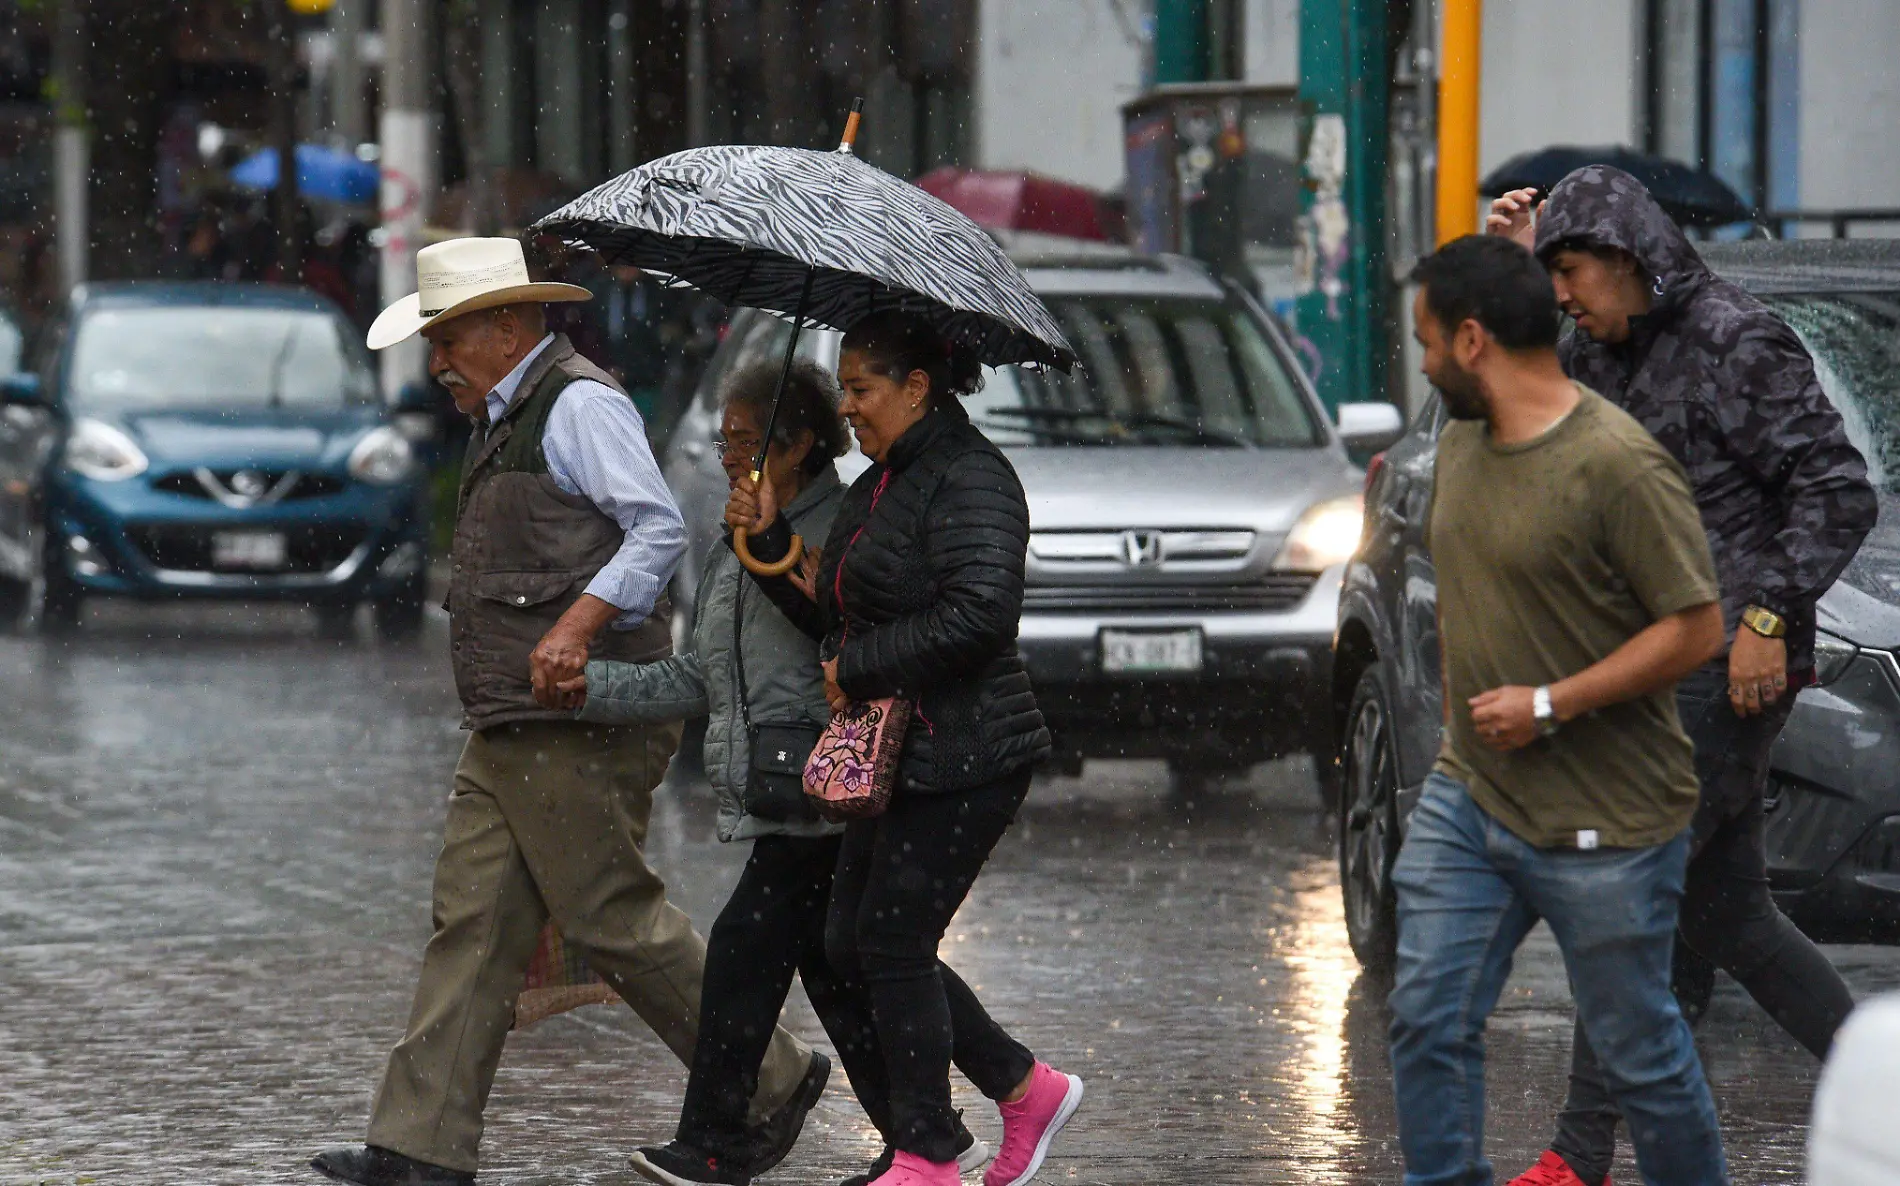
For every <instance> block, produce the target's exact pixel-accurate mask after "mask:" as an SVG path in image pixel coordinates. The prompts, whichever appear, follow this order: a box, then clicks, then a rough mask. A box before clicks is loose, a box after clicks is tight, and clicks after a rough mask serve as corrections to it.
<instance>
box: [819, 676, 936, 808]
mask: <svg viewBox="0 0 1900 1186" xmlns="http://www.w3.org/2000/svg"><path fill="white" fill-rule="evenodd" d="M910 716H911V704H910V701H908V700H899V699H896V698H895V697H892V698H887V699H884V700H858V701H853V702H852V703H851V705H850V706H849V707H847V708H845V709H844V710H843V711H842V712H837V713H833V714H832V717H831V723H830V724H829V725H826V726H825V731H824V733H822V734H821V735H820V736H819V738H818V744H817V745H815V746H813V747H812V751H811V758H810V759H809V760H808V761H806V763H805V794H807V795H809V796H811V800H812V804H813V806H815V807H816V808H817V809H818V814H819V815H821V816H823V817H824V818H826V819H828V820H830V821H832V822H833V823H842V822H845V821H848V820H854V819H870V818H872V817H873V816H877V815H882V814H883V813H884V809H885V808H886V807H887V806H889V805H890V802H891V791H892V790H893V789H894V788H895V786H896V783H897V759H898V755H899V754H900V753H902V751H903V749H904V730H905V728H906V727H908V726H909V724H910Z"/></svg>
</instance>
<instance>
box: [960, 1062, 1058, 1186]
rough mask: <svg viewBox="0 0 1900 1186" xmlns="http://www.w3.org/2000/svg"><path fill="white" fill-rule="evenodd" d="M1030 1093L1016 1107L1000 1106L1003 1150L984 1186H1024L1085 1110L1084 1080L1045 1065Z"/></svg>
mask: <svg viewBox="0 0 1900 1186" xmlns="http://www.w3.org/2000/svg"><path fill="white" fill-rule="evenodd" d="M1030 1075H1031V1078H1030V1080H1029V1091H1028V1093H1027V1094H1026V1095H1024V1096H1023V1098H1022V1099H1020V1100H1017V1101H1016V1102H1015V1103H1013V1104H998V1105H996V1108H997V1110H998V1111H1000V1112H1001V1113H1002V1114H1003V1147H1002V1148H1001V1149H999V1150H998V1151H997V1153H996V1160H995V1161H993V1162H991V1163H990V1168H989V1169H987V1170H985V1171H984V1173H983V1186H1023V1183H1025V1182H1027V1181H1029V1179H1031V1178H1033V1177H1035V1176H1036V1171H1037V1170H1039V1169H1041V1168H1042V1159H1043V1158H1045V1157H1047V1156H1048V1155H1049V1146H1050V1144H1051V1143H1052V1142H1054V1140H1055V1139H1056V1134H1057V1133H1059V1132H1061V1131H1062V1126H1063V1125H1065V1124H1067V1123H1068V1122H1069V1117H1071V1116H1073V1115H1075V1110H1076V1109H1077V1108H1079V1107H1081V1106H1082V1080H1080V1079H1078V1078H1076V1077H1075V1076H1074V1075H1065V1074H1063V1073H1062V1072H1061V1071H1058V1070H1056V1069H1055V1068H1054V1067H1052V1066H1050V1065H1049V1064H1048V1063H1046V1062H1038V1063H1037V1064H1036V1069H1035V1070H1034V1071H1032V1072H1030Z"/></svg>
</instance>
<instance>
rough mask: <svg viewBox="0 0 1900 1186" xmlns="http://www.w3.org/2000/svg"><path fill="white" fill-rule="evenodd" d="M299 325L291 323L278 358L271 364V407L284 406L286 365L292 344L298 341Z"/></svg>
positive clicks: (279, 346)
mask: <svg viewBox="0 0 1900 1186" xmlns="http://www.w3.org/2000/svg"><path fill="white" fill-rule="evenodd" d="M297 328H298V327H297V323H296V322H294V321H293V322H291V323H290V325H289V326H288V327H286V328H285V330H284V340H283V341H282V342H280V343H278V346H277V357H276V358H274V359H272V360H271V364H270V406H271V407H273V408H281V407H283V406H284V364H285V363H287V362H289V361H290V344H291V343H292V342H294V341H296V339H297Z"/></svg>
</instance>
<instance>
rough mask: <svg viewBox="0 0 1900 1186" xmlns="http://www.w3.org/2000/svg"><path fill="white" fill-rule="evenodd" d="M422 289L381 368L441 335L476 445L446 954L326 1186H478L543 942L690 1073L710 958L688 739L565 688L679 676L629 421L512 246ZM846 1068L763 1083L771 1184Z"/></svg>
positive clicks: (654, 487) (435, 358)
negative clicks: (568, 696) (550, 320)
mask: <svg viewBox="0 0 1900 1186" xmlns="http://www.w3.org/2000/svg"><path fill="white" fill-rule="evenodd" d="M416 272H417V281H418V285H417V287H418V288H419V289H420V291H419V292H418V293H417V294H416V295H414V296H410V297H406V298H404V299H403V300H401V301H398V302H396V304H394V305H392V306H390V307H389V308H388V309H385V310H384V311H383V313H382V315H381V316H380V317H378V318H377V319H376V323H375V324H374V325H373V326H372V327H371V328H370V331H369V345H370V347H371V348H372V349H378V350H380V349H383V348H386V347H388V346H393V345H395V344H396V343H397V342H400V341H403V340H405V339H407V338H409V337H410V336H412V335H414V334H416V333H421V334H422V335H423V336H424V337H425V338H427V339H428V341H429V345H430V354H429V370H430V373H431V374H432V375H434V376H435V378H436V380H437V381H438V382H440V383H441V384H442V385H443V386H445V387H447V388H448V389H449V392H450V393H451V394H452V395H453V396H454V398H455V406H456V407H457V408H459V409H460V410H461V411H463V412H465V413H467V414H468V415H469V416H470V417H472V418H473V419H474V420H475V422H476V425H477V428H476V432H475V435H474V438H473V440H472V441H471V443H470V445H469V453H468V457H467V460H466V462H465V463H464V465H463V469H462V482H461V491H460V498H459V503H458V510H457V514H456V524H455V545H454V552H453V566H452V571H451V575H450V578H449V622H450V625H449V631H450V636H451V643H450V649H451V659H452V663H453V666H454V669H455V682H456V687H457V689H458V690H459V691H460V693H461V697H462V709H463V726H464V727H465V728H467V729H469V730H471V732H470V734H469V739H468V742H467V745H466V746H465V748H464V749H463V751H462V758H461V761H460V763H459V765H458V766H457V767H456V771H455V786H454V790H453V792H452V794H451V795H450V797H449V810H448V821H447V826H446V828H445V829H444V836H443V841H442V854H441V856H440V858H439V859H438V861H437V864H436V874H435V899H434V919H435V934H434V937H433V938H431V939H430V940H429V944H428V947H427V948H426V949H425V950H424V953H423V959H422V973H421V977H420V980H419V983H418V984H417V986H416V997H415V1005H414V1007H413V1008H412V1010H411V1011H410V1015H409V1027H408V1031H407V1032H406V1033H405V1034H404V1035H403V1038H402V1041H401V1042H399V1043H398V1044H397V1045H396V1048H395V1050H394V1051H392V1052H391V1053H390V1056H389V1065H388V1068H387V1070H385V1071H384V1073H383V1080H382V1084H381V1086H380V1087H378V1088H377V1091H376V1097H375V1101H374V1103H373V1104H372V1105H371V1112H370V1121H369V1141H368V1144H367V1146H355V1147H347V1148H342V1149H332V1150H327V1151H325V1152H323V1153H321V1154H319V1155H318V1156H317V1157H316V1159H315V1160H314V1161H313V1162H312V1165H313V1166H314V1167H315V1168H316V1169H318V1170H321V1171H322V1172H324V1173H325V1174H327V1175H329V1176H330V1177H332V1178H336V1179H340V1180H342V1181H346V1182H355V1183H359V1184H361V1186H390V1184H395V1183H403V1184H406V1186H425V1184H426V1186H435V1184H445V1186H446V1184H448V1183H466V1182H472V1181H473V1180H474V1177H475V1168H476V1147H477V1145H478V1143H479V1141H480V1139H481V1132H482V1108H483V1105H484V1103H485V1102H486V1100H487V1098H488V1089H489V1086H490V1084H491V1083H492V1082H493V1081H494V1077H495V1068H496V1065H497V1063H499V1061H500V1059H501V1049H502V1043H503V1040H504V1039H505V1038H506V1037H507V1034H508V1030H509V1026H510V1024H511V1022H512V1020H513V1017H514V1006H515V997H516V996H517V994H519V993H520V991H521V987H522V979H523V975H524V973H525V971H526V969H527V967H528V963H529V960H530V959H531V957H532V956H533V953H534V950H535V946H536V941H537V938H538V936H539V934H540V932H541V928H542V926H543V925H544V924H545V923H546V922H547V921H548V920H549V919H550V918H552V919H553V921H554V922H555V924H556V925H558V926H559V927H560V928H561V931H562V933H563V934H564V935H565V937H566V938H567V940H568V941H569V942H571V943H573V944H575V945H577V946H578V947H579V948H580V949H581V950H582V952H583V953H584V954H585V956H586V958H587V961H588V963H589V964H590V965H592V966H593V967H594V968H595V969H596V970H597V971H599V972H600V974H601V975H602V976H603V977H604V978H605V979H606V980H607V982H608V983H609V984H611V985H612V986H613V988H614V989H615V991H617V992H618V993H619V994H620V995H621V996H622V997H623V998H625V1000H626V1002H627V1004H628V1005H630V1006H632V1007H633V1010H634V1012H636V1013H638V1014H639V1015H640V1017H641V1019H642V1020H644V1021H645V1022H646V1023H647V1024H648V1025H649V1026H651V1027H652V1029H653V1032H654V1033H655V1034H657V1035H658V1036H659V1037H660V1039H661V1040H662V1041H664V1042H665V1043H666V1044H667V1046H668V1047H670V1048H671V1049H672V1051H673V1053H674V1054H676V1055H678V1056H679V1058H680V1060H681V1061H682V1062H690V1061H691V1057H692V1050H693V1042H694V1039H695V1036H696V1034H697V1031H698V1026H699V984H700V972H701V967H702V964H703V961H704V953H705V945H704V943H703V941H702V940H701V939H700V937H699V935H698V934H696V933H695V932H694V930H693V926H692V923H691V921H690V920H689V919H688V918H687V917H686V916H685V915H684V914H682V913H681V912H680V911H679V910H677V909H676V908H674V907H673V906H672V905H670V904H669V903H668V902H667V900H666V887H665V885H664V884H663V883H662V882H661V880H660V878H659V876H658V875H657V874H655V873H654V872H653V871H652V870H651V869H649V868H648V867H647V863H646V860H645V857H644V856H643V854H642V848H643V846H644V842H645V839H646V830H647V816H648V812H649V810H650V809H651V807H652V794H653V788H654V786H655V785H656V784H657V783H658V782H659V781H660V777H661V775H662V774H663V773H664V772H665V770H666V764H667V761H668V759H669V758H670V757H671V756H672V753H673V749H674V747H675V746H676V745H677V744H678V741H679V733H678V730H677V727H670V728H642V727H601V726H598V725H591V724H582V723H580V722H578V721H576V720H575V719H574V713H573V707H574V706H573V705H570V704H566V703H564V702H563V696H562V694H561V693H560V691H559V690H558V689H557V687H556V685H557V684H558V683H559V682H560V681H562V680H564V679H569V678H572V677H574V676H578V675H579V674H581V672H582V670H583V668H584V667H585V665H586V663H587V660H588V659H589V658H590V657H593V658H603V659H606V658H611V659H620V660H624V661H628V662H649V661H652V660H654V659H657V658H661V657H663V656H665V655H666V654H668V653H669V651H670V645H671V632H670V630H669V628H668V616H669V611H668V607H667V605H666V603H665V600H664V596H663V590H664V588H665V586H666V582H667V579H668V578H669V576H670V575H671V574H672V571H673V567H674V565H675V564H676V563H677V562H678V560H679V557H680V554H681V553H682V552H683V551H684V549H685V546H686V534H685V529H684V525H683V524H682V523H681V521H680V515H679V510H678V509H677V508H676V507H675V506H674V504H673V499H672V496H671V495H670V494H669V493H668V492H667V488H666V485H665V483H664V482H663V481H662V480H661V477H660V472H659V468H658V467H657V466H656V465H655V464H654V460H653V454H652V451H651V449H650V448H649V447H648V445H647V439H646V433H645V429H644V426H643V425H642V423H641V420H640V416H639V413H638V412H637V411H636V410H635V408H634V405H633V401H632V400H631V399H629V398H628V397H627V394H626V393H625V392H624V391H622V390H621V389H620V387H619V386H618V385H616V384H615V383H614V381H613V380H612V379H611V378H609V377H608V376H607V375H606V374H605V373H604V372H603V371H601V370H600V369H599V368H598V367H596V366H594V365H593V364H592V363H590V362H588V361H587V360H586V359H584V358H581V357H580V356H579V355H577V354H576V353H575V352H574V347H573V346H572V345H571V344H570V343H569V342H568V340H567V339H566V338H565V337H563V336H559V335H555V334H550V333H548V332H547V330H546V325H545V318H544V316H543V309H542V305H543V303H544V302H548V301H580V300H586V299H588V297H589V295H590V294H589V293H588V291H587V290H586V289H584V288H577V287H574V286H573V285H567V284H541V283H533V282H531V281H530V279H529V276H528V269H527V265H526V262H525V260H524V258H523V254H522V249H521V244H520V243H519V242H517V241H516V240H513V239H457V240H451V241H449V242H446V243H439V244H436V245H434V246H431V247H426V248H424V249H423V250H422V251H421V252H419V253H418V254H417V257H416ZM829 1072H830V1063H829V1061H828V1060H826V1058H825V1056H824V1055H822V1054H817V1053H813V1052H812V1051H810V1050H809V1049H808V1048H806V1047H805V1046H803V1045H802V1044H801V1043H799V1042H798V1041H797V1040H796V1039H795V1038H793V1037H792V1036H791V1035H790V1034H787V1033H785V1032H784V1031H783V1030H780V1031H779V1032H778V1033H777V1035H776V1036H775V1038H774V1040H773V1042H772V1045H771V1050H770V1052H769V1054H768V1055H767V1057H766V1061H765V1065H764V1067H763V1068H762V1069H761V1073H760V1077H759V1084H760V1086H759V1091H758V1095H757V1097H756V1098H755V1100H754V1110H755V1115H757V1116H760V1117H761V1118H762V1119H761V1120H760V1124H759V1129H758V1132H757V1137H758V1141H757V1146H756V1147H757V1150H758V1156H757V1162H756V1165H755V1168H765V1167H767V1166H768V1165H769V1164H774V1163H776V1162H777V1160H778V1159H780V1158H782V1157H783V1156H784V1155H785V1153H786V1152H787V1151H788V1150H789V1149H790V1147H791V1144H792V1142H793V1141H794V1140H796V1139H797V1135H798V1131H799V1129H800V1128H801V1127H802V1126H803V1123H804V1119H805V1114H806V1113H807V1112H808V1111H809V1110H810V1109H811V1106H812V1104H813V1103H814V1102H816V1100H817V1097H818V1094H819V1093H820V1092H822V1091H823V1089H824V1082H825V1078H826V1077H827V1075H828V1074H829Z"/></svg>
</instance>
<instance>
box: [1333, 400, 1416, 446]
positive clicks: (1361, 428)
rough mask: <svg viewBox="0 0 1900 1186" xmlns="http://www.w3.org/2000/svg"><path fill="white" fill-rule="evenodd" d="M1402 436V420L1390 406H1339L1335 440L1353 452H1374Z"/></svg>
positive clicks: (1375, 404)
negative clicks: (1338, 440) (1337, 433)
mask: <svg viewBox="0 0 1900 1186" xmlns="http://www.w3.org/2000/svg"><path fill="white" fill-rule="evenodd" d="M1404 435H1405V417H1404V416H1402V415H1400V414H1399V410H1398V408H1396V407H1394V406H1393V405H1391V404H1388V403H1384V402H1380V403H1363V404H1340V405H1339V439H1340V441H1341V442H1342V443H1344V444H1345V446H1346V448H1347V449H1349V450H1351V451H1353V452H1355V453H1377V452H1379V451H1380V450H1381V449H1388V448H1390V447H1391V446H1392V445H1393V444H1394V443H1395V442H1397V441H1398V439H1399V438H1400V437H1402V436H1404Z"/></svg>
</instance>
